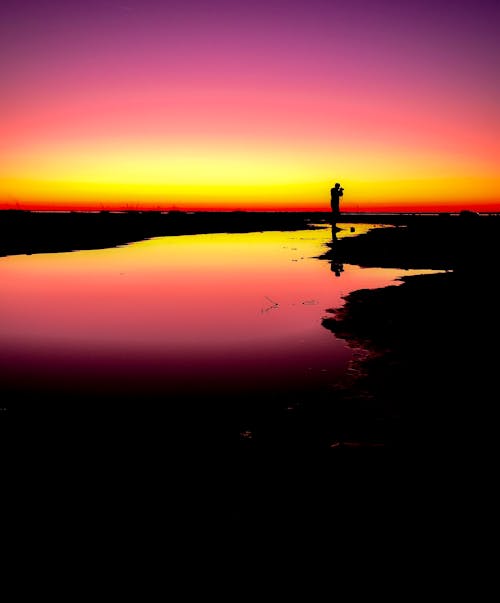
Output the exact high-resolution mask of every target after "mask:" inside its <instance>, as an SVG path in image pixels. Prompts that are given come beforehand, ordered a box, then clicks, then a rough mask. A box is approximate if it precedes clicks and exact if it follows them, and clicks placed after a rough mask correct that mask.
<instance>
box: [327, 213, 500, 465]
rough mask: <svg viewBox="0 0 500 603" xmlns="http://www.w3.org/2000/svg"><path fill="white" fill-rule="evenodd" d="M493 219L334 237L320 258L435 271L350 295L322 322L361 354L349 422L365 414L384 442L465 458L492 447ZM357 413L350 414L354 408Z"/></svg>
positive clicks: (499, 326) (496, 327) (465, 217)
mask: <svg viewBox="0 0 500 603" xmlns="http://www.w3.org/2000/svg"><path fill="white" fill-rule="evenodd" d="M499 229H500V218H498V217H493V216H490V217H484V216H477V215H474V214H473V213H468V212H467V213H466V212H464V213H463V214H462V215H460V216H456V217H446V218H443V217H436V218H432V219H431V218H426V219H425V220H424V219H422V220H420V221H417V220H415V221H412V222H410V223H408V225H407V226H404V227H397V228H388V229H378V230H372V231H370V232H369V233H367V234H365V235H361V236H359V237H356V238H351V239H341V240H339V241H338V242H337V244H336V246H335V249H332V250H331V251H329V252H328V253H327V254H326V255H325V258H328V259H330V260H331V259H332V258H338V257H341V258H343V260H344V261H345V262H348V263H354V264H359V265H361V266H383V267H398V268H405V269H406V268H418V269H426V268H433V269H440V270H445V271H447V272H445V273H440V274H434V275H420V276H410V277H403V279H402V280H403V284H401V285H398V286H396V285H394V286H390V287H386V288H383V289H377V290H361V291H355V292H353V293H351V294H350V295H348V296H347V299H346V304H345V306H343V307H342V308H340V309H333V310H332V317H331V318H326V319H324V321H323V324H324V326H325V327H327V328H329V329H331V330H332V331H333V332H334V333H335V334H336V335H337V336H339V337H341V338H344V339H345V340H346V341H348V342H349V343H350V345H352V346H353V347H361V348H363V349H365V350H369V352H370V354H369V355H368V356H367V357H362V358H361V359H360V360H359V361H358V363H357V370H358V372H359V374H360V378H359V379H358V380H357V382H356V384H355V385H354V386H353V388H352V390H351V391H349V392H347V393H346V395H347V396H348V398H349V399H350V400H351V401H352V404H351V405H350V407H349V412H350V418H351V421H350V426H351V428H353V429H354V431H355V430H356V428H355V417H356V414H357V415H358V416H365V417H366V416H367V414H369V412H371V413H372V415H373V417H376V419H375V418H374V419H373V422H372V426H373V431H374V432H377V430H378V433H379V437H381V438H382V440H383V441H384V444H385V445H386V446H392V447H394V448H396V449H399V450H403V449H404V450H405V451H410V452H412V453H414V454H416V455H425V454H428V453H431V452H432V453H436V452H437V451H438V450H447V451H449V453H450V454H454V455H457V456H461V457H463V455H465V456H467V457H468V458H469V459H470V458H472V457H473V455H474V454H477V452H478V451H479V450H484V451H486V450H490V451H491V448H492V447H493V448H496V446H497V437H496V435H495V433H494V431H493V430H492V425H493V420H494V419H493V417H494V414H495V412H496V410H495V403H494V400H495V399H496V397H497V389H498V385H497V377H496V374H497V363H498V352H497V350H498V345H499V337H500V318H499V315H498V311H497V305H498V301H497V294H496V290H497V282H496V281H497V276H496V275H497V270H498V267H497V262H498V256H499V254H498V248H497V239H498V233H499ZM355 409H356V410H355Z"/></svg>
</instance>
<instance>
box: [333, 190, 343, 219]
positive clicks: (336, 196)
mask: <svg viewBox="0 0 500 603" xmlns="http://www.w3.org/2000/svg"><path fill="white" fill-rule="evenodd" d="M343 194H344V189H343V188H342V187H341V186H340V183H339V182H336V183H335V186H334V187H333V188H331V189H330V205H331V206H332V214H333V222H334V223H335V222H336V221H337V220H338V218H339V216H340V197H342V196H343Z"/></svg>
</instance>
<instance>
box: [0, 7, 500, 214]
mask: <svg viewBox="0 0 500 603" xmlns="http://www.w3.org/2000/svg"><path fill="white" fill-rule="evenodd" d="M499 31H500V2H498V0H496V1H493V0H489V1H485V0H475V1H470V2H469V1H461V0H457V1H455V2H452V1H450V0H445V1H440V0H433V1H428V0H423V1H413V2H404V1H402V0H394V1H388V0H379V1H374V0H347V1H346V0H344V1H343V2H340V1H336V0H308V1H298V0H289V1H285V0H254V1H253V2H240V1H238V0H233V1H229V0H210V1H208V0H163V1H162V0H85V1H84V0H46V1H45V0H2V3H1V5H0V74H1V79H0V207H1V208H16V207H18V208H23V209H109V208H111V209H113V208H117V209H142V208H144V209H147V208H154V209H160V208H161V209H172V208H178V209H228V210H232V209H248V210H252V209H273V210H274V209H278V210H296V209H300V210H303V209H306V210H307V209H311V210H328V209H329V189H330V187H331V186H333V184H334V183H335V182H336V181H339V182H341V183H342V185H343V186H344V187H345V197H344V200H343V204H342V206H343V209H344V210H345V211H358V210H359V211H386V210H388V211H445V210H460V209H464V208H469V209H477V210H480V211H500V35H499Z"/></svg>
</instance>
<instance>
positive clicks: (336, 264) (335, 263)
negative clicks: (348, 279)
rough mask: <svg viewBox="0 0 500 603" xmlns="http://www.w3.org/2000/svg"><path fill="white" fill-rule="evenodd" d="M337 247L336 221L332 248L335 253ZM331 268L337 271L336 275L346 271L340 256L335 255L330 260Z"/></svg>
mask: <svg viewBox="0 0 500 603" xmlns="http://www.w3.org/2000/svg"><path fill="white" fill-rule="evenodd" d="M336 247H337V227H336V226H335V223H334V224H332V244H331V248H332V251H333V252H334V253H336V251H337V250H336ZM330 270H331V271H332V272H334V273H335V276H340V273H341V272H344V264H343V263H342V262H341V261H340V260H339V258H338V257H334V258H333V259H332V261H331V262H330Z"/></svg>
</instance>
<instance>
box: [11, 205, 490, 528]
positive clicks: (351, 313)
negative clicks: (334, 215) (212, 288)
mask: <svg viewBox="0 0 500 603" xmlns="http://www.w3.org/2000/svg"><path fill="white" fill-rule="evenodd" d="M167 217H168V216H167ZM80 218H82V219H83V221H82V222H78V220H77V216H75V215H70V214H67V215H65V217H64V218H61V217H60V216H58V217H57V218H56V220H55V221H54V222H53V223H52V226H50V228H49V229H48V230H47V228H48V226H47V225H45V226H44V227H42V226H41V224H42V222H41V221H42V220H44V219H47V217H45V216H35V215H34V214H33V215H23V216H21V215H19V214H17V215H14V214H11V215H7V214H5V215H3V216H0V232H1V233H2V243H1V245H0V253H3V254H10V253H36V252H42V251H57V250H66V249H70V248H91V247H94V246H100V245H103V246H107V245H110V244H120V243H124V242H127V241H129V240H136V239H138V238H142V237H145V236H160V235H162V234H183V233H186V234H187V233H191V232H211V231H214V232H221V231H222V232H226V231H227V232H246V231H251V230H265V229H268V230H269V229H280V230H287V229H292V230H293V229H299V228H304V227H307V226H308V225H310V224H313V223H316V222H318V221H321V220H325V219H328V214H325V215H305V214H304V215H303V214H294V215H290V214H287V215H285V216H283V215H281V216H280V215H276V216H274V215H260V214H259V215H252V216H249V215H240V214H235V215H230V216H229V215H227V216H223V217H222V218H221V216H199V215H198V216H195V217H193V216H190V217H188V215H176V214H174V215H173V216H170V218H172V220H170V218H169V219H167V218H165V219H163V218H160V222H156V221H155V220H154V216H152V215H150V216H147V217H146V218H144V219H143V217H142V216H134V217H133V218H134V220H135V221H134V220H132V218H130V216H127V215H123V216H119V217H118V218H117V217H116V216H114V215H108V214H104V215H100V214H95V215H88V216H85V217H82V216H80ZM205 218H206V219H205ZM122 219H123V220H124V221H123V222H122V225H121V226H119V227H117V228H116V230H114V229H113V234H112V236H111V235H110V232H109V230H108V229H107V227H105V225H106V224H108V226H109V224H110V223H111V222H113V221H114V222H113V224H117V222H116V220H118V221H119V220H122ZM358 219H359V221H366V222H377V220H376V219H374V217H373V216H360V217H359V218H358ZM16 220H17V223H16ZM65 220H66V222H64V221H65ZM127 220H129V222H128V223H127ZM162 220H163V222H162ZM169 220H170V221H169ZM221 220H222V222H221ZM224 220H225V222H224ZM9 221H10V222H9ZM141 221H142V222H141ZM190 221H191V222H190ZM197 221H198V222H197ZM353 221H355V219H353V218H352V217H351V216H349V222H353ZM378 221H379V222H380V221H381V220H378ZM384 222H386V223H391V224H392V226H391V227H388V228H387V229H377V230H374V231H371V232H369V233H368V234H366V235H362V236H359V237H355V238H348V239H342V240H339V241H338V242H337V243H336V244H335V245H334V246H332V249H331V251H330V252H328V253H327V254H326V255H325V256H324V258H323V259H324V260H325V261H326V260H328V261H335V262H339V263H349V264H359V265H361V266H384V267H397V268H420V269H427V268H434V269H439V270H443V271H446V272H444V273H442V274H436V275H429V276H418V277H409V278H405V279H403V280H404V282H403V284H402V285H399V286H392V287H387V288H385V289H379V290H372V291H357V292H355V293H353V294H351V295H350V296H348V298H347V300H346V305H345V306H344V307H343V308H342V309H332V312H331V314H332V316H331V317H330V318H326V319H325V320H324V326H325V328H328V329H330V330H332V331H333V332H334V333H336V334H337V335H338V336H339V337H341V338H344V339H345V340H346V341H347V342H349V344H350V345H352V346H353V347H355V348H356V349H360V350H362V353H360V354H359V356H358V361H357V364H356V366H355V367H353V368H354V369H355V371H354V372H353V375H355V376H357V378H353V379H352V380H351V381H350V382H348V383H345V384H344V386H343V387H339V389H338V391H336V392H333V393H332V394H331V395H329V396H328V397H325V396H324V395H318V396H316V397H314V396H313V397H311V398H307V396H303V395H301V394H299V395H298V394H297V393H296V392H290V396H289V397H287V399H286V400H283V399H277V398H276V397H275V396H274V395H273V393H272V392H269V394H268V395H267V396H265V395H264V396H260V397H255V396H252V397H250V398H248V397H246V396H245V395H244V394H243V393H241V392H239V393H238V392H232V393H229V394H227V395H226V396H225V397H224V396H222V397H219V398H217V399H215V398H212V397H211V395H210V393H208V394H207V393H205V394H203V392H200V396H199V397H198V398H197V399H189V400H187V399H185V400H181V399H179V400H175V401H173V403H169V404H168V405H164V404H157V403H156V402H158V401H155V400H154V399H150V400H146V401H145V400H142V399H140V398H137V397H134V396H129V397H128V396H126V395H124V396H123V398H122V399H120V400H119V401H110V400H109V399H106V398H103V399H100V398H99V396H97V397H92V398H91V399H89V398H88V397H86V396H83V397H82V396H79V395H78V393H75V392H66V393H64V392H63V393H61V392H58V394H57V395H55V396H54V397H53V398H52V399H51V398H46V397H42V395H41V394H40V392H36V391H35V392H33V391H29V388H24V390H23V394H22V396H20V395H19V392H16V391H8V392H4V396H3V399H4V400H7V402H6V403H5V408H6V411H4V412H3V416H2V430H3V436H4V440H3V441H4V442H6V443H8V447H7V450H6V457H4V458H6V459H7V461H8V460H9V458H10V459H15V458H20V457H22V456H24V458H25V459H27V461H28V464H30V463H32V464H33V465H37V463H40V464H41V465H42V466H45V467H49V466H51V464H52V465H54V464H55V465H56V466H59V465H61V464H64V463H65V462H66V461H67V460H68V459H71V461H70V462H69V465H70V467H68V470H69V472H70V474H71V472H72V471H76V472H78V471H80V469H81V468H82V467H90V471H91V472H92V471H93V472H95V475H96V476H97V475H98V476H99V477H98V478H97V479H98V480H102V481H101V482H100V483H101V486H102V488H103V489H106V488H107V487H108V483H112V482H113V481H114V480H117V481H119V482H120V484H123V482H125V483H126V482H127V480H128V479H130V480H132V481H134V482H135V483H137V482H139V483H140V482H141V480H142V479H144V487H145V488H146V491H147V493H148V496H151V498H152V500H153V499H154V498H155V497H156V501H158V500H161V501H163V504H165V505H168V506H169V509H171V511H169V513H170V514H172V513H173V514H174V516H178V517H179V518H181V519H179V521H182V522H185V523H184V525H186V526H189V525H194V524H196V525H199V524H200V521H202V523H204V524H205V525H206V522H207V521H208V522H209V523H210V522H216V523H217V522H222V523H225V524H227V521H228V520H229V521H230V522H233V523H234V525H236V526H238V527H239V528H242V529H245V530H246V529H249V528H252V529H254V528H257V527H260V526H262V525H264V524H266V525H269V522H271V523H272V524H274V525H279V526H281V528H283V529H285V530H287V529H288V527H289V526H292V527H293V526H294V527H295V528H297V526H302V528H304V527H306V528H307V527H311V529H314V530H317V531H319V533H321V534H325V533H326V531H329V533H331V531H332V530H333V533H337V537H339V538H340V532H341V531H343V530H344V529H346V526H345V525H344V519H346V518H349V526H347V530H349V529H350V530H356V529H357V528H356V526H358V528H359V526H360V525H361V526H363V529H366V530H370V528H372V527H374V526H379V527H381V524H380V522H383V521H387V520H388V518H389V517H390V516H393V514H394V516H396V515H398V514H399V513H401V512H402V511H404V512H406V513H410V510H409V509H410V502H411V503H412V504H413V503H415V505H416V506H417V508H418V509H419V511H418V512H417V514H416V515H415V516H413V519H412V521H411V522H410V523H411V525H412V528H409V523H407V522H406V521H405V523H404V527H405V530H409V529H411V531H412V533H413V530H415V532H417V531H418V530H419V529H420V528H422V529H424V526H425V525H426V521H427V519H428V518H429V516H432V518H434V519H438V518H440V519H441V522H442V524H441V525H442V529H443V530H446V533H447V534H448V535H449V534H450V533H451V531H452V527H451V525H448V522H447V520H446V517H447V512H448V506H449V505H453V506H454V508H455V511H457V510H461V511H462V512H464V510H465V509H464V506H465V505H464V502H463V500H464V497H467V500H469V494H470V493H475V495H476V503H475V504H474V513H475V514H478V509H479V507H481V506H483V509H484V511H485V512H486V510H487V508H488V505H490V504H491V500H492V498H491V497H490V492H489V487H490V486H488V484H490V485H491V486H493V485H494V480H493V481H492V480H491V478H492V476H493V475H494V463H493V459H494V458H495V457H496V454H497V447H498V435H497V428H496V405H497V404H498V402H497V400H498V382H497V374H498V372H497V365H498V358H499V354H498V343H499V336H500V320H499V317H498V311H497V307H498V294H497V274H498V268H497V261H498V257H499V254H498V249H497V240H498V233H499V232H500V219H499V218H498V217H495V216H489V217H484V216H481V217H479V216H473V215H463V216H405V217H398V218H387V217H386V218H385V219H384ZM77 223H78V224H79V225H78V226H75V224H77ZM13 224H17V227H18V226H19V224H23V228H24V229H25V230H22V231H21V232H20V231H19V230H15V228H14V226H13ZM26 224H28V226H27V225H26ZM70 224H73V225H74V226H73V228H74V230H73V231H72V230H71V229H70V226H69V225H70ZM82 224H84V226H83V227H82ZM6 225H7V226H6ZM339 226H340V227H342V224H339ZM395 226H396V227H395ZM89 231H90V232H91V233H93V234H92V236H91V237H89ZM47 232H50V233H51V236H50V237H47ZM96 233H97V234H96ZM75 237H76V238H75ZM78 237H80V238H78ZM111 239H112V242H111ZM366 351H368V352H369V354H366ZM21 389H22V388H21ZM20 391H21V390H20ZM114 402H118V403H116V404H115V403H114ZM86 470H87V469H86ZM492 472H493V473H492ZM151 480H153V482H152V481H151ZM146 483H147V485H146ZM152 483H153V485H151V484H152ZM121 487H123V485H122V486H121ZM165 492H166V493H167V494H165ZM200 518H201V519H200ZM353 518H354V521H355V522H357V523H352V522H353ZM477 518H478V521H480V516H479V515H477ZM407 519H408V518H407ZM190 522H191V523H190ZM186 529H187V528H186ZM427 529H428V528H427ZM448 530H449V531H448ZM336 531H337V532H336ZM426 533H427V532H426ZM242 537H244V536H242ZM247 537H248V538H251V537H252V536H251V535H247ZM344 537H345V535H344V536H342V538H344Z"/></svg>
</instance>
